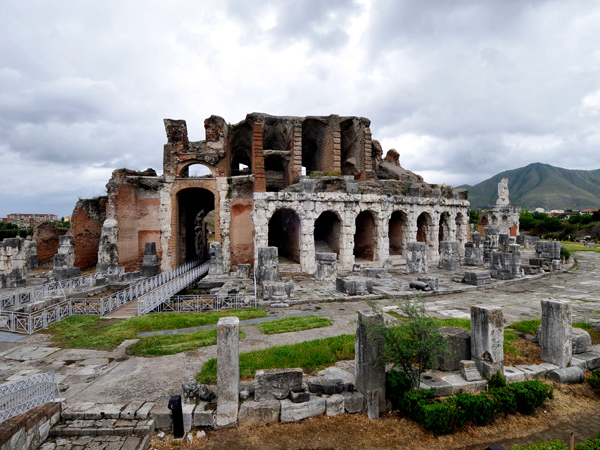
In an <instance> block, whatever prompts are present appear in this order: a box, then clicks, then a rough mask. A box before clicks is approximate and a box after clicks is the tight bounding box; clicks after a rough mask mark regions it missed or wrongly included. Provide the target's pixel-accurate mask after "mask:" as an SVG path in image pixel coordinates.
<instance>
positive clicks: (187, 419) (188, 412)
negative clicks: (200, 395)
mask: <svg viewBox="0 0 600 450" xmlns="http://www.w3.org/2000/svg"><path fill="white" fill-rule="evenodd" d="M194 409H196V405H188V404H185V403H184V404H182V405H181V411H182V412H183V431H185V432H186V433H187V432H188V431H190V430H191V429H192V422H193V415H194Z"/></svg>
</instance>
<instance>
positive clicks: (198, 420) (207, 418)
mask: <svg viewBox="0 0 600 450" xmlns="http://www.w3.org/2000/svg"><path fill="white" fill-rule="evenodd" d="M207 405H208V402H202V401H201V402H198V405H196V409H194V415H193V419H192V423H193V425H194V427H203V428H213V427H214V426H215V409H214V405H213V408H207Z"/></svg>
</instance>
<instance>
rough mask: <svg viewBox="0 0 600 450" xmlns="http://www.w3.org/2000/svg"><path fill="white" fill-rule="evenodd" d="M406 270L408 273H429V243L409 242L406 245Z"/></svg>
mask: <svg viewBox="0 0 600 450" xmlns="http://www.w3.org/2000/svg"><path fill="white" fill-rule="evenodd" d="M406 271H407V272H408V273H427V272H428V271H429V266H428V263H427V244H426V243H425V242H409V243H408V244H407V246H406Z"/></svg>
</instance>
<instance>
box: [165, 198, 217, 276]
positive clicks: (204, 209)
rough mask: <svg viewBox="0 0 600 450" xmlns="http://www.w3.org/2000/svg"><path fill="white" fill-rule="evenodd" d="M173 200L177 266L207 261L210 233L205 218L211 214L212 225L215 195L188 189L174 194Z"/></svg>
mask: <svg viewBox="0 0 600 450" xmlns="http://www.w3.org/2000/svg"><path fill="white" fill-rule="evenodd" d="M175 198H176V203H177V216H176V218H175V219H176V225H175V227H174V231H175V234H176V249H177V256H176V260H177V265H181V264H184V263H185V262H188V261H193V260H195V259H207V258H208V234H209V231H210V230H209V229H208V226H207V218H209V217H210V215H211V213H212V218H213V223H214V213H213V211H214V210H215V194H214V193H213V192H211V191H210V190H209V189H205V188H200V187H189V188H184V189H181V190H179V191H178V192H177V193H175Z"/></svg>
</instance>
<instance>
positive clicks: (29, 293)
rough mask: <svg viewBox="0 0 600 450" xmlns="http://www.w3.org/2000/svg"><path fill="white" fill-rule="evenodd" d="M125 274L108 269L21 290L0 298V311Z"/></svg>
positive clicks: (64, 293) (118, 269)
mask: <svg viewBox="0 0 600 450" xmlns="http://www.w3.org/2000/svg"><path fill="white" fill-rule="evenodd" d="M124 273H125V268H124V267H117V268H115V269H110V268H109V269H108V270H107V271H106V272H99V273H94V274H92V275H87V276H81V277H75V278H69V279H68V280H62V281H54V282H52V283H46V284H43V285H41V286H37V287H33V288H31V289H21V290H18V291H13V292H10V293H8V294H3V295H2V296H1V297H0V311H2V309H4V308H8V307H10V306H19V305H22V304H24V303H33V302H35V301H40V300H45V299H49V298H52V297H57V296H60V295H63V296H64V295H66V294H69V293H71V292H74V291H77V290H82V289H84V288H88V287H93V286H94V285H95V284H96V280H97V279H99V278H104V277H107V276H109V275H118V276H121V275H123V274H124Z"/></svg>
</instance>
